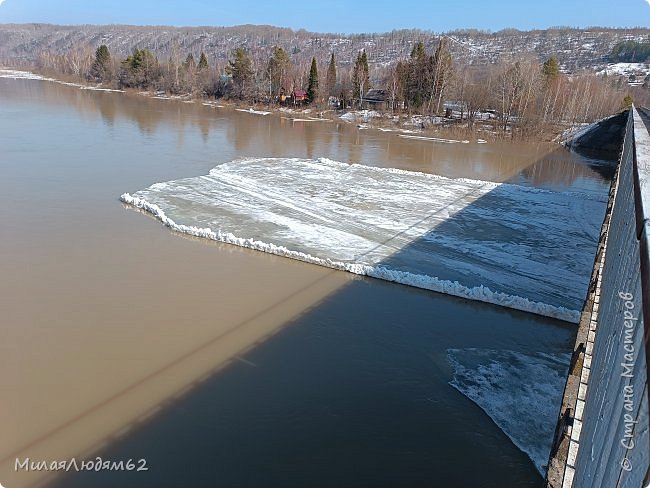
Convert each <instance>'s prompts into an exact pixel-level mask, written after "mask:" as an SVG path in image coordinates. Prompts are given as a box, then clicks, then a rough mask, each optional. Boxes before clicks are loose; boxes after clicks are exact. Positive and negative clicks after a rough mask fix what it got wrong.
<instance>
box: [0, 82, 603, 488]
mask: <svg viewBox="0 0 650 488" xmlns="http://www.w3.org/2000/svg"><path fill="white" fill-rule="evenodd" d="M479 137H480V136H479ZM246 156H264V157H328V158H331V159H334V160H338V161H344V162H354V163H362V164H369V165H376V166H385V167H399V168H404V169H411V170H418V171H425V172H432V173H436V174H442V175H445V176H450V177H468V178H474V179H486V180H492V181H516V182H518V183H521V184H530V185H535V186H541V187H547V188H553V189H565V188H570V189H578V190H580V191H595V192H604V191H606V185H607V175H606V173H607V171H606V169H605V170H603V168H602V167H601V166H599V164H600V163H598V162H597V161H593V160H588V159H586V158H584V157H581V156H579V155H577V154H574V153H570V152H568V151H566V150H564V149H561V148H559V147H557V146H553V145H548V144H512V143H498V142H491V143H488V144H477V143H476V142H475V141H472V142H471V143H470V144H441V143H432V142H430V141H418V140H412V139H404V138H400V137H399V136H398V134H396V133H388V132H379V131H375V130H359V129H357V128H356V127H355V126H354V125H350V124H347V123H345V122H313V123H311V122H292V121H291V120H288V119H285V118H282V117H280V116H278V115H273V116H268V117H263V116H258V115H253V114H247V113H241V112H236V111H234V110H232V109H229V108H213V107H206V106H203V105H201V104H200V103H194V104H186V103H182V102H178V101H169V100H153V99H147V98H144V97H141V96H136V95H126V94H118V93H102V92H90V91H82V90H79V89H76V88H73V87H67V86H61V85H56V84H53V83H48V82H41V81H34V80H8V79H0V171H1V172H2V177H1V178H0V208H1V209H2V210H1V211H0V212H1V215H2V227H1V230H0V235H1V238H0V270H1V272H2V279H1V280H0V310H1V311H2V316H1V318H0V398H1V399H0V482H1V483H3V484H4V486H6V487H7V488H14V487H17V486H35V485H37V484H40V483H45V484H47V485H51V486H80V487H81V486H134V487H135V486H138V487H140V486H157V487H159V486H278V487H280V486H281V487H285V486H465V485H468V486H469V485H473V486H477V484H476V483H480V486H539V485H540V484H541V478H540V476H539V474H538V473H537V471H536V470H535V468H534V467H533V465H532V463H531V462H530V461H529V459H528V458H527V456H526V455H525V454H524V453H522V452H521V451H520V450H519V449H517V448H516V447H515V446H514V445H513V444H512V442H511V441H510V440H509V439H508V437H507V436H506V435H505V434H504V433H503V432H502V431H501V430H500V429H499V428H498V427H497V426H496V425H495V424H494V423H493V422H492V421H491V420H490V418H489V417H488V416H487V415H485V413H484V412H483V411H482V410H481V409H480V408H479V407H477V406H476V405H475V404H474V403H473V402H471V401H470V400H469V399H467V398H466V397H465V396H463V395H462V394H460V393H459V392H458V391H457V390H455V389H454V388H452V387H451V386H449V384H448V382H449V381H450V379H451V375H452V371H451V368H450V366H449V364H448V363H447V361H446V355H445V354H446V353H445V352H446V350H447V349H449V348H469V347H476V348H494V349H507V350H516V351H523V352H526V351H540V350H541V351H550V352H567V351H569V350H570V348H571V345H572V341H573V336H574V329H573V327H572V326H570V325H567V324H564V323H561V322H558V321H554V320H549V319H545V318H542V317H537V316H533V315H530V314H525V313H519V312H514V311H509V310H506V309H503V308H499V307H493V306H489V305H485V304H480V303H472V302H469V301H466V300H462V299H457V298H453V297H447V296H442V295H438V294H435V293H429V292H424V291H422V290H415V289H410V288H408V287H404V286H398V285H393V284H390V283H382V282H378V281H376V280H372V279H364V278H359V277H354V276H352V275H349V274H346V273H343V272H337V271H332V270H329V269H325V268H320V267H317V266H313V265H308V264H305V263H301V262H297V261H292V260H288V259H284V258H280V257H276V256H272V255H267V254H263V253H258V252H254V251H248V250H245V249H241V248H237V247H233V246H229V245H221V244H215V243H208V242H204V241H202V240H199V239H191V238H187V237H183V236H180V235H176V234H173V233H171V232H169V231H168V230H167V229H165V228H163V227H162V226H161V225H160V224H159V223H158V222H156V221H154V220H153V219H152V218H147V217H145V216H143V215H139V214H138V213H137V212H135V211H133V210H132V209H126V208H125V207H124V206H123V205H122V204H120V202H119V200H118V198H119V195H120V194H121V193H123V192H126V191H129V192H133V191H136V190H138V189H141V188H144V187H146V186H149V185H150V184H152V183H154V182H160V181H166V180H169V179H175V178H181V177H187V176H195V175H200V174H205V173H207V172H208V171H209V170H210V169H211V168H212V167H214V166H215V165H217V164H219V163H221V162H225V161H229V160H233V159H236V158H239V157H246ZM603 175H604V176H603ZM98 455H99V456H102V457H103V458H104V459H114V460H120V459H124V460H126V459H128V458H133V459H136V458H137V459H141V458H142V459H146V461H147V467H148V468H149V470H148V471H146V472H123V471H110V472H109V471H101V472H91V473H89V472H84V473H74V472H70V473H61V472H59V473H52V472H46V471H30V472H26V471H25V470H24V469H18V470H16V469H15V468H16V459H19V460H21V461H22V460H24V459H25V458H30V459H31V460H36V461H38V460H46V461H47V462H48V464H49V463H50V462H51V461H61V460H68V459H71V458H76V459H77V460H79V461H81V460H82V459H90V457H91V456H92V457H95V456H98Z"/></svg>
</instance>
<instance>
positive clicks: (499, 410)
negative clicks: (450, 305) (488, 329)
mask: <svg viewBox="0 0 650 488" xmlns="http://www.w3.org/2000/svg"><path fill="white" fill-rule="evenodd" d="M447 358H448V361H449V363H450V365H451V367H452V368H453V370H454V374H453V378H452V380H451V381H450V385H451V386H453V387H454V388H456V389H457V390H458V391H460V392H461V393H462V394H464V395H465V396H467V397H468V398H469V399H471V400H472V401H473V402H474V403H476V404H477V405H478V406H479V407H481V408H482V409H483V410H484V411H485V413H487V414H488V416H489V417H490V418H491V419H492V420H493V421H494V423H495V424H497V425H498V426H499V427H500V428H501V430H503V431H504V432H505V433H506V435H507V436H508V437H509V438H510V439H511V440H512V442H513V443H514V444H515V445H516V446H517V447H518V448H519V449H521V450H522V451H524V452H525V453H526V454H527V455H528V457H530V459H531V460H532V461H533V463H534V464H535V467H536V468H537V469H538V471H539V472H540V474H541V475H542V476H545V475H546V465H547V463H548V457H549V454H550V451H551V444H552V443H553V435H554V434H555V425H556V422H557V414H558V411H559V408H560V404H561V402H562V393H563V391H564V382H565V381H566V374H567V369H568V366H569V361H570V359H571V355H570V354H547V353H536V354H523V353H519V352H515V351H498V350H491V349H449V350H448V351H447Z"/></svg>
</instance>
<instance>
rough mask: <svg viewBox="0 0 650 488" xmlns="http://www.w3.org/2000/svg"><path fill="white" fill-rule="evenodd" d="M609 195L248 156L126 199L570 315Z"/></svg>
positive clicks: (447, 289) (384, 272)
mask: <svg viewBox="0 0 650 488" xmlns="http://www.w3.org/2000/svg"><path fill="white" fill-rule="evenodd" d="M605 198H606V197H605V195H603V196H596V195H587V194H581V193H570V192H553V191H548V190H542V189H537V188H526V187H522V186H517V185H509V184H497V183H492V182H486V181H478V180H470V179H449V178H444V177H441V176H436V175H430V174H424V173H417V172H412V171H404V170H399V169H392V168H374V167H369V166H363V165H349V164H344V163H339V162H336V161H331V160H328V159H325V158H321V159H318V160H314V159H278V158H249V159H242V160H237V161H232V162H229V163H225V164H222V165H220V166H217V167H216V168H214V169H212V170H211V171H210V173H209V174H208V175H204V176H198V177H193V178H185V179H181V180H175V181H169V182H166V183H164V184H155V185H152V186H151V187H149V188H147V189H144V190H140V191H137V192H135V193H134V194H133V195H131V194H128V193H125V194H124V195H122V200H123V201H124V202H126V203H128V204H131V205H134V206H136V207H138V208H141V209H144V210H146V211H148V212H149V213H151V214H153V215H154V216H156V217H157V218H158V219H160V220H161V221H162V222H163V223H164V224H165V225H167V226H168V227H170V228H172V229H174V230H176V231H178V232H183V233H186V234H190V235H195V236H199V237H205V238H208V239H212V240H216V241H221V242H227V243H230V244H236V245H239V246H243V247H247V248H250V249H256V250H260V251H265V252H269V253H273V254H277V255H281V256H286V257H290V258H294V259H299V260H302V261H306V262H310V263H315V264H319V265H322V266H328V267H331V268H335V269H341V270H346V271H349V272H352V273H356V274H361V275H367V276H372V277H375V278H381V279H384V280H388V281H394V282H397V283H402V284H406V285H411V286H415V287H419V288H424V289H429V290H434V291H438V292H441V293H448V294H451V295H456V296H460V297H464V298H469V299H472V300H479V301H483V302H488V303H494V304H499V305H503V306H507V307H511V308H515V309H519V310H524V311H528V312H533V313H537V314H541V315H546V316H550V317H555V318H559V319H562V320H567V321H571V322H577V321H578V319H579V316H580V314H579V310H580V309H581V307H582V301H583V300H584V296H585V294H586V289H587V284H588V280H589V274H590V270H591V268H592V264H593V253H594V250H595V246H596V242H597V239H598V235H599V231H600V225H601V222H602V216H603V214H604V209H605Z"/></svg>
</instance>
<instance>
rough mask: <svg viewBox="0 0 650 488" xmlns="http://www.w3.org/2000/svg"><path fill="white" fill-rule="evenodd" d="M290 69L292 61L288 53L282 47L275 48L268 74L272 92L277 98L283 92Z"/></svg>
mask: <svg viewBox="0 0 650 488" xmlns="http://www.w3.org/2000/svg"><path fill="white" fill-rule="evenodd" d="M290 67H291V59H289V55H288V54H287V52H286V51H285V50H284V49H282V48H281V47H277V46H276V47H275V48H273V57H271V59H270V60H269V65H268V73H269V81H270V83H271V87H270V88H271V91H272V92H273V93H274V94H275V95H276V96H277V95H279V94H280V92H281V91H282V88H283V85H284V84H285V81H286V78H287V73H288V72H289V68H290Z"/></svg>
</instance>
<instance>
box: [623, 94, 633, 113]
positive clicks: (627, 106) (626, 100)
mask: <svg viewBox="0 0 650 488" xmlns="http://www.w3.org/2000/svg"><path fill="white" fill-rule="evenodd" d="M633 103H634V99H633V98H632V97H631V96H630V95H625V98H623V105H622V107H623V110H628V109H630V108H632V104H633Z"/></svg>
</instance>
